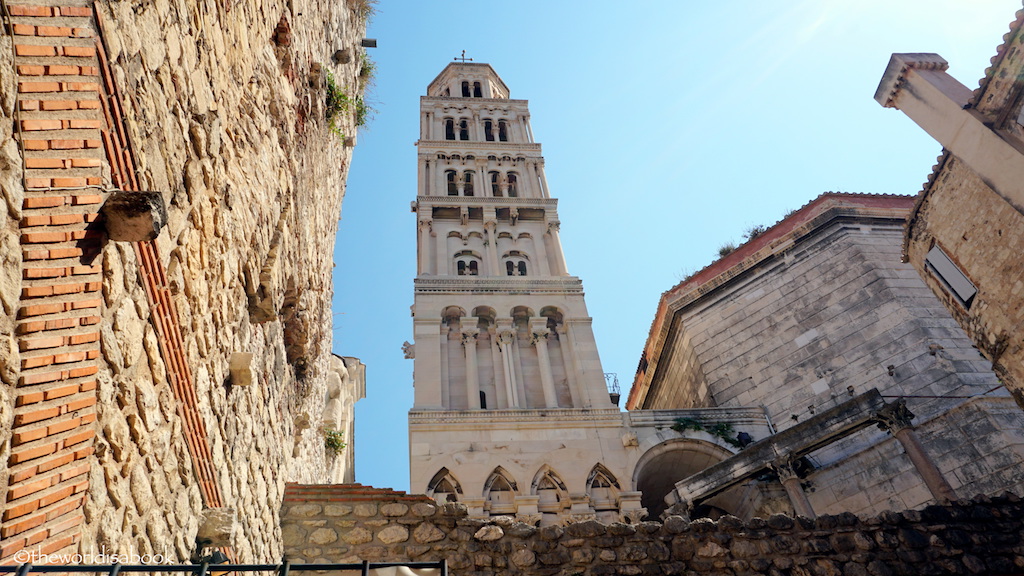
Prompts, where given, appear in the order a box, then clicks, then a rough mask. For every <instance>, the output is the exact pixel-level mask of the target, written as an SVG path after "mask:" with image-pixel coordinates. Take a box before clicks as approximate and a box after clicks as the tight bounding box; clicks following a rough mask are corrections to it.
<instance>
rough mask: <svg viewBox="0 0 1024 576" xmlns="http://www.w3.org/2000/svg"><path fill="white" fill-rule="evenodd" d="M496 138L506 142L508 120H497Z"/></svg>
mask: <svg viewBox="0 0 1024 576" xmlns="http://www.w3.org/2000/svg"><path fill="white" fill-rule="evenodd" d="M498 140H500V141H502V142H508V122H506V121H505V120H498Z"/></svg>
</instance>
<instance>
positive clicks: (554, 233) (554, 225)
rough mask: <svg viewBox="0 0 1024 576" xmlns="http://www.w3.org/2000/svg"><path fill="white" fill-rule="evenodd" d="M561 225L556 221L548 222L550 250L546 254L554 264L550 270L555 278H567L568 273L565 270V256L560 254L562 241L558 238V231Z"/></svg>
mask: <svg viewBox="0 0 1024 576" xmlns="http://www.w3.org/2000/svg"><path fill="white" fill-rule="evenodd" d="M561 225H562V224H561V222H559V221H558V220H551V221H549V222H548V232H547V235H548V237H549V238H551V249H550V250H548V251H547V253H548V256H550V257H551V259H552V262H553V264H554V266H552V270H551V272H552V274H554V275H555V276H568V275H569V272H568V271H567V270H566V269H565V256H564V255H563V254H562V241H561V240H559V238H558V229H559V228H560V227H561Z"/></svg>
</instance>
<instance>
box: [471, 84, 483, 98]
mask: <svg viewBox="0 0 1024 576" xmlns="http://www.w3.org/2000/svg"><path fill="white" fill-rule="evenodd" d="M483 95H484V94H483V91H482V90H481V89H480V83H479V82H473V97H474V98H482V97H483Z"/></svg>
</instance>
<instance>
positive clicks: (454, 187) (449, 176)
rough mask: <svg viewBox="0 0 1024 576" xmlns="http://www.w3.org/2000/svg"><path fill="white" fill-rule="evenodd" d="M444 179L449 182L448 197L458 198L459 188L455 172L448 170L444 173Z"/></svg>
mask: <svg viewBox="0 0 1024 576" xmlns="http://www.w3.org/2000/svg"><path fill="white" fill-rule="evenodd" d="M444 178H445V180H446V181H447V182H448V195H449V196H458V195H459V188H458V184H457V183H456V181H455V170H448V171H446V172H445V173H444Z"/></svg>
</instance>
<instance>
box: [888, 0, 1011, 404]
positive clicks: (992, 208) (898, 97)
mask: <svg viewBox="0 0 1024 576" xmlns="http://www.w3.org/2000/svg"><path fill="white" fill-rule="evenodd" d="M1022 22H1024V12H1018V13H1017V15H1016V19H1015V20H1014V21H1013V22H1012V23H1011V26H1010V31H1009V33H1007V34H1006V36H1004V43H1003V44H1002V45H1001V46H1000V47H999V49H998V51H997V53H996V56H995V57H994V58H993V59H992V66H991V67H990V68H988V69H987V70H986V71H985V77H984V78H982V80H981V85H980V86H979V87H978V88H977V89H976V90H974V91H973V92H972V91H971V90H969V89H968V88H967V87H966V86H964V85H963V84H961V83H960V82H958V81H957V80H956V79H954V78H952V77H950V76H949V75H948V74H947V73H946V68H947V64H946V61H945V60H943V59H942V58H941V57H940V56H939V55H937V54H893V56H892V59H891V60H890V62H889V67H888V68H887V69H886V71H885V74H884V76H883V77H882V80H881V83H880V84H879V86H878V90H877V92H876V93H875V99H876V100H878V102H879V103H880V104H882V105H883V106H886V107H892V108H898V109H899V110H901V111H902V112H904V113H905V114H907V116H909V117H910V118H911V119H912V120H913V121H914V122H916V123H917V124H918V125H919V126H921V127H922V128H923V129H924V130H925V131H926V132H928V134H930V135H931V136H932V137H934V138H935V139H936V140H937V141H938V142H939V143H940V144H942V146H943V151H942V155H941V156H940V157H939V161H938V164H936V166H935V169H934V170H933V172H932V174H931V175H929V177H928V181H927V183H926V184H925V186H924V189H923V190H922V191H921V193H920V194H919V195H918V198H917V202H916V204H915V206H914V208H913V210H912V212H911V214H910V218H909V220H908V223H907V231H906V238H905V240H904V258H905V259H906V260H907V261H909V262H910V263H911V264H913V266H914V268H915V269H916V270H917V271H918V273H920V275H921V277H922V278H923V279H924V281H925V283H926V284H927V285H928V286H929V288H931V289H932V291H933V292H934V293H935V294H936V295H938V297H939V298H940V299H941V300H942V302H943V303H944V304H945V305H946V308H947V309H948V310H949V311H950V313H951V314H952V315H953V317H954V318H956V319H957V321H958V322H959V323H960V325H961V326H962V327H963V329H964V330H966V331H967V333H968V335H970V337H971V338H972V340H973V341H974V343H975V345H976V346H977V347H978V349H979V350H981V352H982V353H983V354H984V355H985V357H986V358H987V359H988V360H989V361H990V362H991V363H992V367H993V369H994V370H995V371H996V373H997V374H998V375H999V377H1000V379H1001V380H1002V381H1003V382H1004V383H1005V384H1006V386H1007V387H1008V388H1009V389H1010V390H1011V391H1012V392H1013V394H1014V396H1015V397H1016V399H1017V402H1018V403H1019V404H1020V405H1021V406H1022V407H1024V337H1022V333H1024V260H1022V259H1021V254H1024V154H1022V153H1021V150H1024V148H1022V144H1024V127H1022V123H1024V117H1022V111H1024V99H1022V98H1021V94H1022V91H1024V79H1022V78H1024V57H1022V55H1021V49H1022V43H1024V32H1022Z"/></svg>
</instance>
